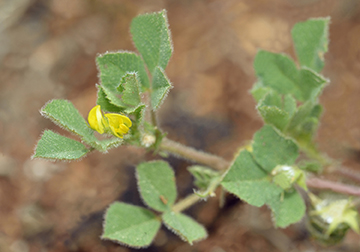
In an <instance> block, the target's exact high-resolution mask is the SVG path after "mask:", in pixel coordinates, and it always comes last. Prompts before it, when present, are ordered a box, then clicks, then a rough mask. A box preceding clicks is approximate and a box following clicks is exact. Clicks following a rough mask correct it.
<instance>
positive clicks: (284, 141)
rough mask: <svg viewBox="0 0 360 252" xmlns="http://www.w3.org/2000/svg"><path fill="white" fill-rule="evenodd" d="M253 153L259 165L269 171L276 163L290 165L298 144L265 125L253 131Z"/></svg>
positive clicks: (296, 152) (293, 159)
mask: <svg viewBox="0 0 360 252" xmlns="http://www.w3.org/2000/svg"><path fill="white" fill-rule="evenodd" d="M253 155H254V158H255V160H256V161H257V162H258V163H259V164H260V165H261V167H262V168H264V169H265V170H266V171H268V172H270V171H271V170H272V169H274V168H275V166H277V165H292V164H293V163H294V162H295V160H296V158H297V157H298V146H297V145H296V144H295V143H294V142H293V141H292V140H291V139H288V138H285V137H284V136H282V135H280V133H278V132H277V131H276V130H275V129H274V128H273V127H271V126H269V125H265V126H264V127H262V128H261V129H260V130H259V131H258V132H256V133H255V136H254V144H253Z"/></svg>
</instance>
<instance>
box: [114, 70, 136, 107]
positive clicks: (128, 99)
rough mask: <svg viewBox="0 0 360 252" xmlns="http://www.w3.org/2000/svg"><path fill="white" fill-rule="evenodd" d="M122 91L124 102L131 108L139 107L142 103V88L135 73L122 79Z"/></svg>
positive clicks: (128, 74)
mask: <svg viewBox="0 0 360 252" xmlns="http://www.w3.org/2000/svg"><path fill="white" fill-rule="evenodd" d="M119 88H121V90H122V97H121V98H122V101H123V102H124V103H126V104H128V105H131V106H137V105H139V103H140V102H141V96H140V93H141V87H140V84H139V81H138V80H137V76H136V74H135V73H127V74H125V75H124V76H123V77H122V79H121V83H120V86H119V87H118V90H119Z"/></svg>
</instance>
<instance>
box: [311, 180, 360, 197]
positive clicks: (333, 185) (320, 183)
mask: <svg viewBox="0 0 360 252" xmlns="http://www.w3.org/2000/svg"><path fill="white" fill-rule="evenodd" d="M306 185H307V186H308V187H311V188H316V189H329V190H331V191H334V192H337V193H342V194H349V195H355V196H360V187H356V186H351V185H344V184H341V183H338V182H333V181H329V180H325V179H320V178H308V179H307V180H306Z"/></svg>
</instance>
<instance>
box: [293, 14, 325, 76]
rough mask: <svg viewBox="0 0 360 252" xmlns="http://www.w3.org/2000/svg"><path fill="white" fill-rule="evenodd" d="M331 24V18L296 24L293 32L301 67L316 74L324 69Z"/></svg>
mask: <svg viewBox="0 0 360 252" xmlns="http://www.w3.org/2000/svg"><path fill="white" fill-rule="evenodd" d="M329 22H330V18H318V19H310V20H307V21H305V22H299V23H297V24H295V25H294V27H293V29H292V31H291V35H292V38H293V40H294V45H295V50H296V54H297V57H298V59H299V61H300V63H301V65H302V66H307V67H309V68H311V69H313V70H315V71H316V72H320V71H321V70H322V69H323V67H324V54H325V53H326V52H327V50H328V43H329V39H328V36H329V35H328V33H329V31H328V30H329V27H328V26H329Z"/></svg>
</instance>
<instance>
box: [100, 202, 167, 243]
mask: <svg viewBox="0 0 360 252" xmlns="http://www.w3.org/2000/svg"><path fill="white" fill-rule="evenodd" d="M160 226H161V222H160V220H159V219H158V218H157V216H156V215H155V214H154V213H152V212H151V211H149V210H147V209H145V208H142V207H138V206H133V205H129V204H125V203H120V202H115V203H113V204H112V205H110V207H109V208H108V209H107V211H106V214H105V222H104V230H103V234H102V236H101V238H102V239H109V240H112V241H115V242H118V243H121V244H125V245H128V246H130V247H134V248H141V247H147V246H149V245H150V243H151V242H152V240H153V239H154V237H155V235H156V233H157V232H158V230H159V228H160Z"/></svg>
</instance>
